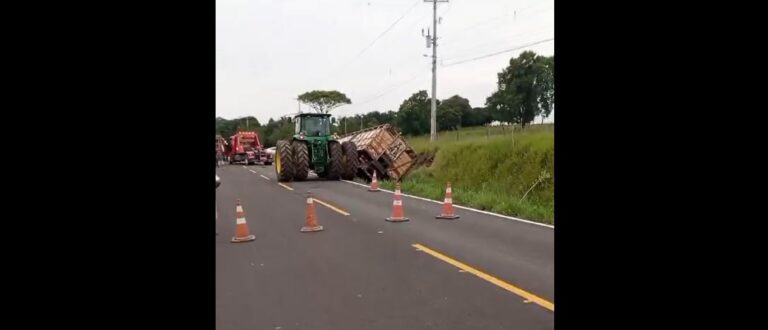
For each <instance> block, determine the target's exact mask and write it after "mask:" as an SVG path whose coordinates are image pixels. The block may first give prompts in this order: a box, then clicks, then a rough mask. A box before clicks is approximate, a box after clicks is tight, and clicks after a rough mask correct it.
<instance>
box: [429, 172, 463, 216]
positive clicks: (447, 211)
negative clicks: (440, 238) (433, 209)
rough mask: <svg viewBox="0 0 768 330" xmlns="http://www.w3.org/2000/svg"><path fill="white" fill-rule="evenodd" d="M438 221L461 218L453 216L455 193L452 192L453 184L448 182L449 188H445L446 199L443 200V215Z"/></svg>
mask: <svg viewBox="0 0 768 330" xmlns="http://www.w3.org/2000/svg"><path fill="white" fill-rule="evenodd" d="M435 218H437V219H447V220H450V219H458V218H459V216H458V215H455V214H453V192H452V191H451V182H450V181H448V187H446V188H445V199H444V200H443V213H442V214H440V215H438V216H436V217H435Z"/></svg>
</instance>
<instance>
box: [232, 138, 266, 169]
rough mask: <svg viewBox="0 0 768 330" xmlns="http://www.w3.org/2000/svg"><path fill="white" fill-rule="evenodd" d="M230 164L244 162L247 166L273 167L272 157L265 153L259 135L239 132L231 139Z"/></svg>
mask: <svg viewBox="0 0 768 330" xmlns="http://www.w3.org/2000/svg"><path fill="white" fill-rule="evenodd" d="M230 140H231V141H232V143H231V144H230V145H231V149H230V150H229V155H228V156H229V163H230V164H233V163H239V162H243V163H245V164H246V165H250V164H255V163H262V164H264V165H272V155H271V154H269V153H267V152H265V151H264V146H262V145H261V141H259V134H257V133H256V132H253V131H247V132H237V133H235V135H232V137H230Z"/></svg>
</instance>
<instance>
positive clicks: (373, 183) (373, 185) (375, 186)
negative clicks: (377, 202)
mask: <svg viewBox="0 0 768 330" xmlns="http://www.w3.org/2000/svg"><path fill="white" fill-rule="evenodd" d="M368 191H379V181H378V180H376V171H373V181H371V187H370V188H368Z"/></svg>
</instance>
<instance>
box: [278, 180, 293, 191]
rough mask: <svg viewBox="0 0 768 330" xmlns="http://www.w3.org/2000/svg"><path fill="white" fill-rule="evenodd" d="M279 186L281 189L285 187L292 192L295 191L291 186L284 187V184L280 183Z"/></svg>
mask: <svg viewBox="0 0 768 330" xmlns="http://www.w3.org/2000/svg"><path fill="white" fill-rule="evenodd" d="M277 184H279V185H280V186H281V187H283V188H285V189H288V190H290V191H293V188H291V187H289V186H286V185H284V184H282V183H279V182H278V183H277Z"/></svg>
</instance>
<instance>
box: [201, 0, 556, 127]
mask: <svg viewBox="0 0 768 330" xmlns="http://www.w3.org/2000/svg"><path fill="white" fill-rule="evenodd" d="M437 15H438V17H440V23H439V24H438V25H437V36H438V40H437V43H438V48H437V93H436V94H437V98H438V99H446V98H449V97H451V96H453V95H456V94H458V95H461V96H462V97H465V98H467V99H469V102H470V104H471V105H472V107H482V106H483V105H484V103H485V99H486V97H488V96H489V95H491V93H493V92H494V91H495V90H496V82H497V80H496V79H497V77H496V75H497V73H498V72H500V71H501V70H503V69H504V68H505V67H506V66H507V65H508V63H509V59H510V58H511V57H516V56H518V55H519V54H520V53H521V52H523V51H526V50H531V51H534V52H536V53H537V54H541V55H545V56H550V55H554V52H555V44H554V0H450V1H449V2H447V3H438V6H437ZM428 28H429V30H430V31H431V30H432V3H431V2H429V3H425V2H424V0H216V116H217V117H224V118H227V119H233V118H239V117H244V116H254V117H256V118H257V119H258V120H259V122H261V123H266V122H267V121H268V120H269V118H274V119H278V118H279V117H281V116H283V115H290V114H294V113H297V112H298V111H299V108H301V110H302V111H305V112H306V111H311V109H310V108H309V107H308V106H306V105H303V104H299V102H298V101H297V100H296V98H297V97H298V95H299V94H302V93H304V92H307V91H311V90H338V91H340V92H342V93H345V94H346V95H347V97H349V98H350V99H351V100H352V104H349V105H344V106H341V107H339V108H337V109H334V110H333V111H332V112H331V113H333V114H334V115H337V116H349V115H355V114H359V113H365V112H370V111H374V110H377V111H389V110H394V111H397V109H398V107H399V106H400V104H401V103H402V102H403V100H405V99H406V98H408V97H410V96H411V95H412V94H413V93H416V92H418V91H419V90H426V91H427V93H429V94H431V88H432V76H431V58H430V57H425V56H424V55H428V56H431V55H432V49H431V48H427V47H426V44H427V42H426V39H425V37H423V36H422V29H423V30H424V32H425V33H426V32H427V29H428ZM550 39H551V40H550ZM534 43H537V44H534ZM531 44H534V45H531ZM521 47H522V48H521ZM517 48H520V49H517ZM510 49H512V51H509V52H505V53H502V54H498V55H495V56H488V57H483V56H485V55H490V54H494V53H498V52H501V51H504V50H510ZM475 58H479V59H475ZM458 62H461V63H458ZM553 120H554V114H553V115H552V116H550V117H549V118H547V120H545V122H552V121H553Z"/></svg>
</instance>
